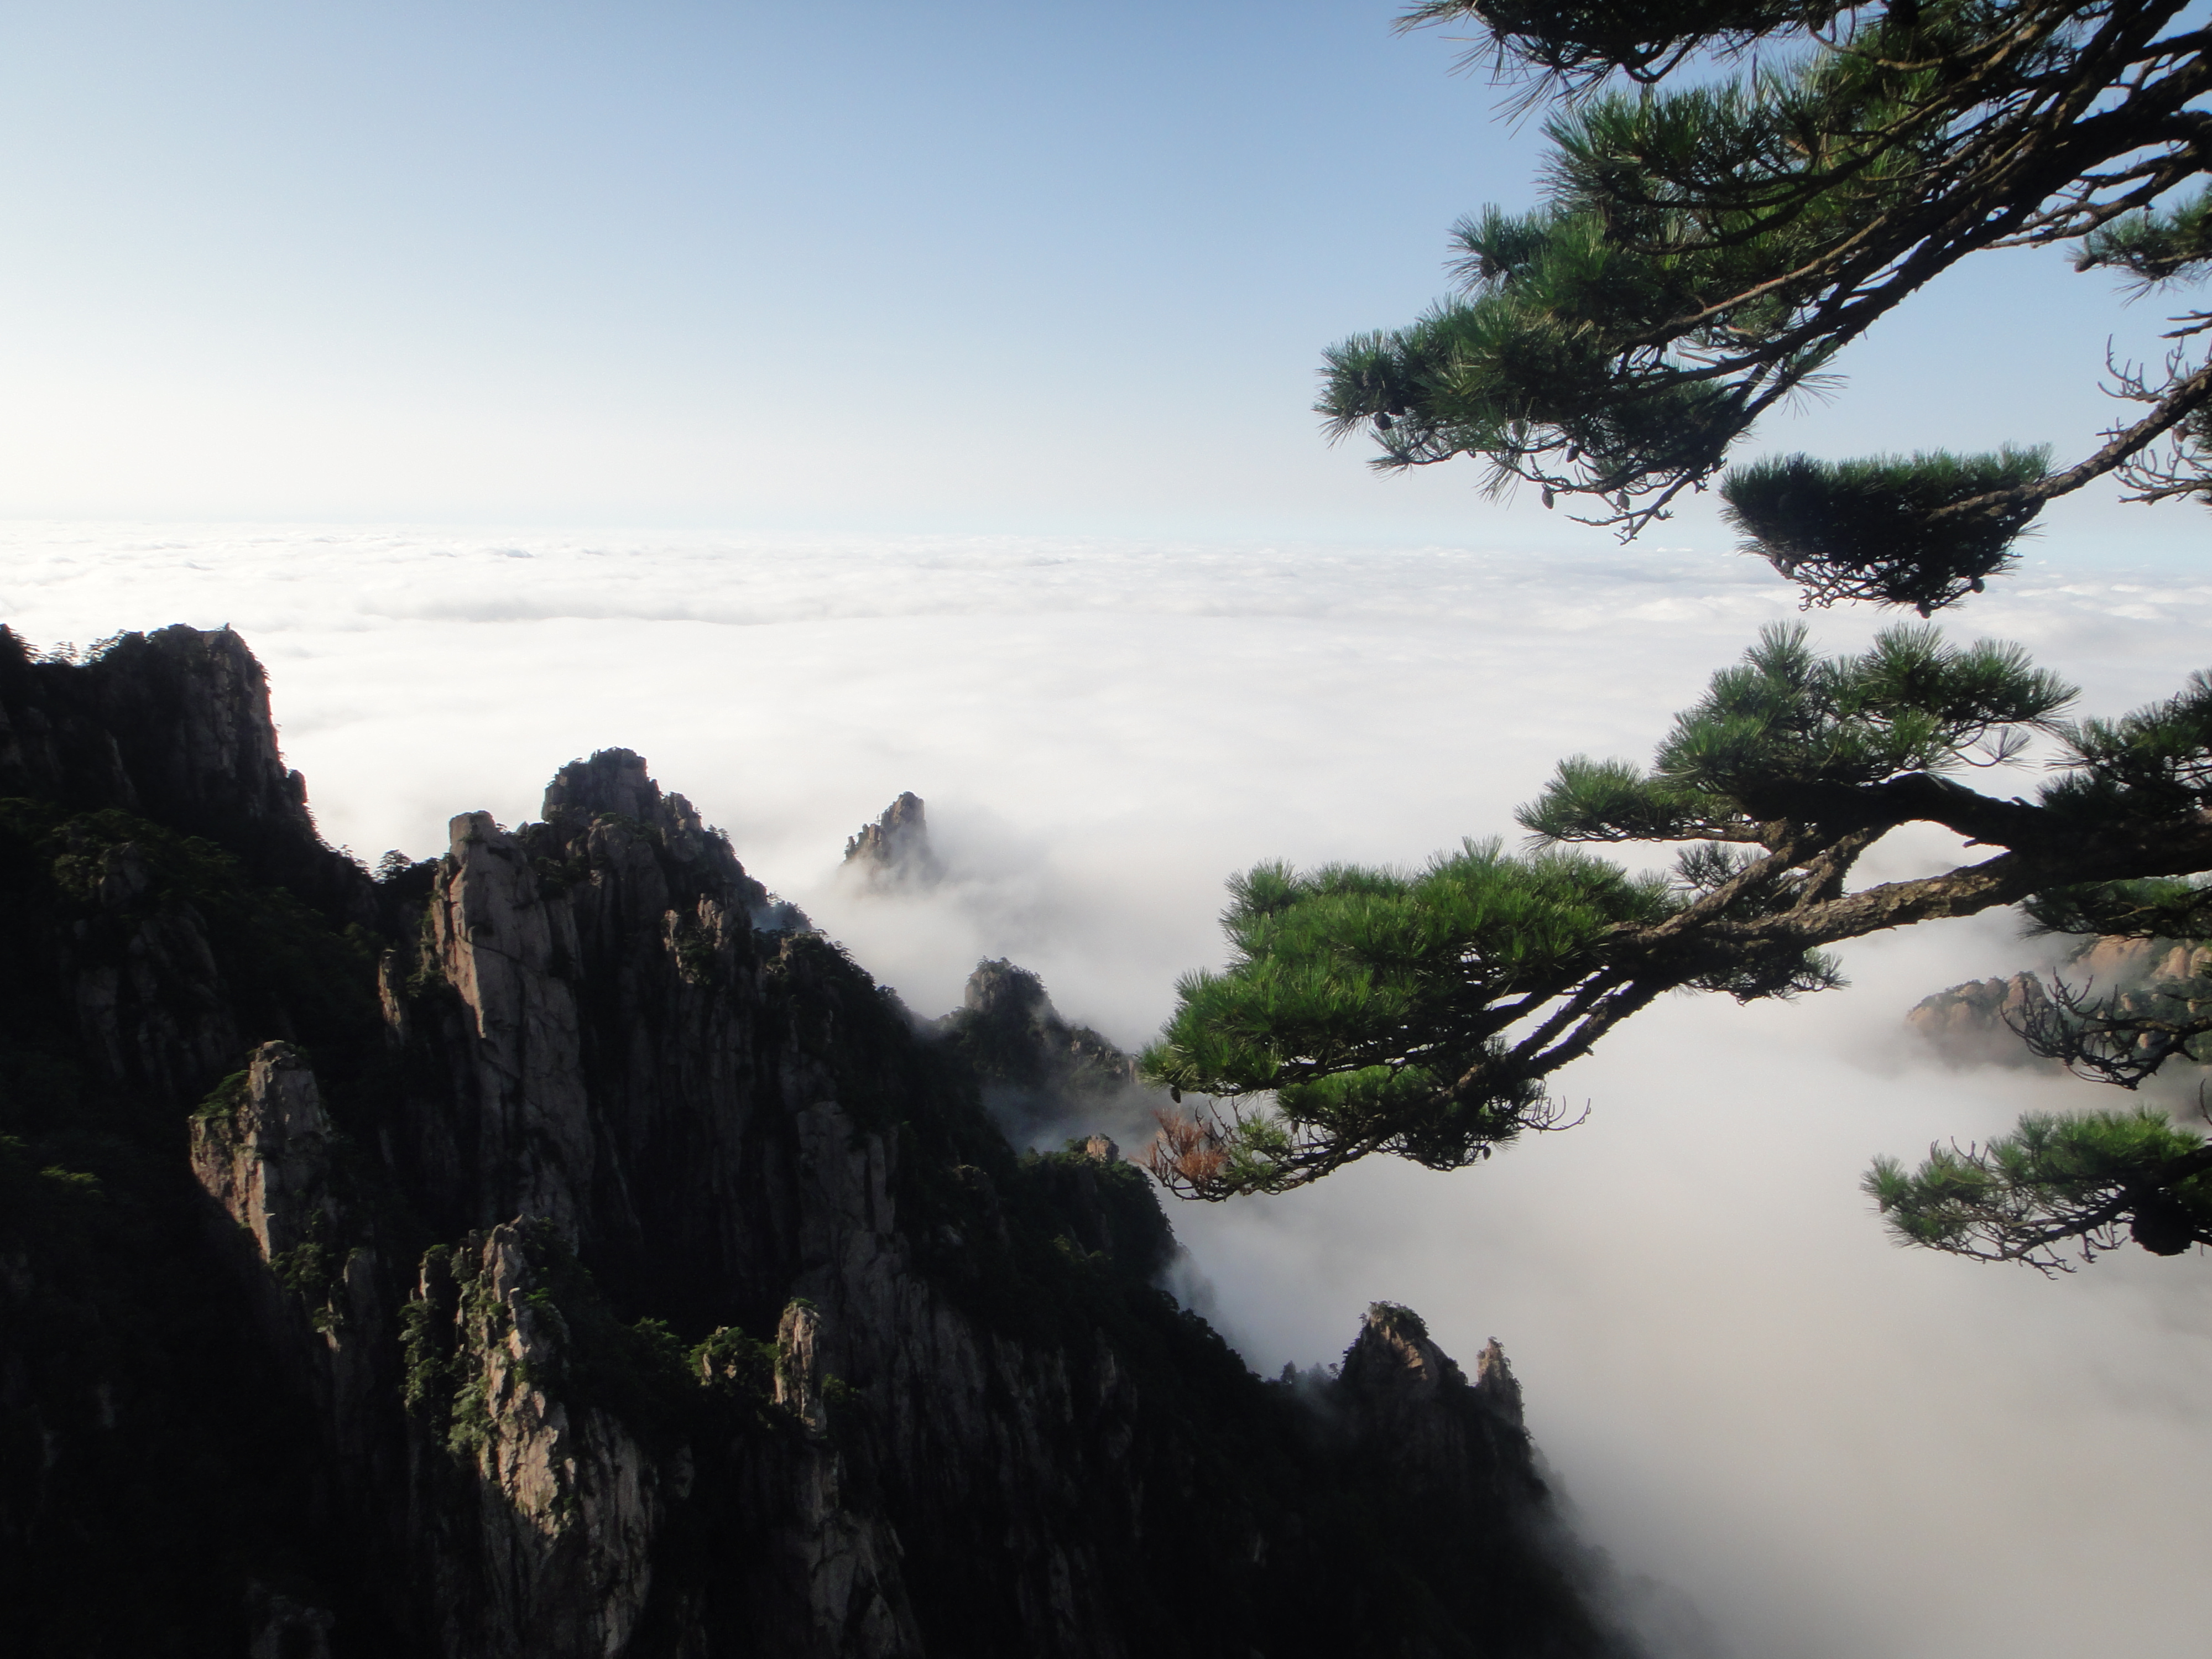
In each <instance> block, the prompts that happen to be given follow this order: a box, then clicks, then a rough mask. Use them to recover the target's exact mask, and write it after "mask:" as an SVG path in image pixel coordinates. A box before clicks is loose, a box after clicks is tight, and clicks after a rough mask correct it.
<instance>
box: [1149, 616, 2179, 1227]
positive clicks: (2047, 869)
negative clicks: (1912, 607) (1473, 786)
mask: <svg viewBox="0 0 2212 1659" xmlns="http://www.w3.org/2000/svg"><path fill="white" fill-rule="evenodd" d="M2074 697H2075V689H2074V688H2073V687H2072V686H2070V685H2069V684H2066V683H2065V682H2064V681H2063V680H2062V679H2060V678H2058V677H2057V676H2056V675H2054V674H2051V673H2050V672H2049V671H2046V670H2044V669H2040V668H2038V667H2036V666H2035V665H2033V663H2032V662H2031V661H2030V660H2029V659H2027V655H2026V653H2024V652H2023V651H2021V649H2020V647H2016V646H2012V645H2008V644H2003V643H2001V642H1997V641H1976V642H1974V643H1972V644H1971V645H1964V646H1960V645H1954V644H1953V643H1951V642H1949V641H1947V640H1945V639H1944V638H1943V637H1942V635H1941V634H1940V633H1939V632H1938V631H1937V630H1936V629H1932V628H1929V627H1928V626H1925V625H1911V626H1905V627H1898V628H1893V629H1887V630H1886V631H1885V632H1883V633H1882V634H1881V635H1879V636H1878V637H1877V638H1876V639H1875V641H1874V643H1873V644H1872V645H1871V646H1870V647H1869V648H1868V649H1867V650H1865V651H1863V652H1860V653H1854V654H1849V655H1841V656H1825V657H1824V656H1821V655H1819V654H1818V653H1815V652H1814V651H1813V649H1812V648H1811V646H1810V644H1809V641H1808V636H1807V634H1806V630H1805V629H1803V628H1802V626H1776V627H1771V628H1769V629H1766V630H1765V632H1764V633H1763V634H1762V635H1760V638H1759V642H1758V643H1757V644H1756V645H1755V646H1754V647H1753V648H1752V649H1751V650H1750V651H1748V652H1747V653H1745V655H1744V658H1743V660H1742V661H1741V663H1740V664H1739V665H1736V666H1734V667H1731V668H1728V669H1724V670H1723V671H1721V672H1719V673H1717V674H1716V675H1715V676H1713V678H1712V680H1711V684H1710V685H1709V686H1708V688H1707V690H1706V692H1705V696H1703V697H1701V698H1700V699H1699V701H1698V702H1696V703H1695V704H1693V705H1692V707H1691V708H1687V709H1685V710H1684V711H1682V713H1680V714H1678V715H1677V716H1676V717H1675V719H1674V723H1673V726H1672V729H1671V730H1670V731H1669V732H1668V734H1667V735H1666V737H1665V738H1663V740H1662V742H1661V743H1660V744H1659V745H1658V748H1657V750H1656V754H1655V757H1654V759H1653V763H1652V764H1651V765H1650V768H1649V769H1642V768H1638V767H1635V766H1632V765H1630V764H1628V763H1624V762H1620V761H1598V760H1592V759H1590V758H1589V757H1576V758H1574V759H1572V760H1569V761H1566V762H1564V763H1561V765H1560V767H1559V770H1558V772H1557V774H1556V775H1555V776H1554V777H1553V780H1552V782H1551V784H1550V786H1549V787H1547V789H1546V790H1545V792H1544V793H1543V794H1542V795H1541V796H1540V797H1539V798H1538V799H1536V800H1535V801H1534V802H1532V803H1530V804H1529V805H1527V806H1524V807H1523V808H1522V809H1521V811H1520V814H1519V817H1520V820H1521V823H1522V825H1523V826H1524V827H1525V828H1527V829H1530V830H1531V831H1533V832H1534V834H1535V836H1537V838H1538V845H1537V847H1536V848H1535V849H1534V850H1533V851H1529V852H1526V853H1520V854H1514V853H1509V852H1507V851H1506V850H1504V848H1503V847H1502V845H1501V844H1500V843H1498V842H1468V843H1466V845H1465V846H1464V847H1463V848H1462V850H1461V851H1460V852H1458V853H1455V854H1446V855H1440V856H1438V857H1437V859H1435V860H1432V861H1431V863H1430V864H1429V866H1427V867H1426V868H1425V869H1424V870H1422V871H1420V872H1404V871H1395V870H1385V869H1365V868H1359V867H1356V866H1328V867H1325V868H1323V869H1320V870H1316V871H1311V872H1298V871H1295V870H1292V869H1291V868H1289V867H1288V866H1284V865H1280V864H1265V865H1261V866H1258V867H1257V868H1255V869H1254V870H1253V871H1251V872H1249V873H1248V874H1246V875H1244V876H1242V877H1239V878H1237V879H1236V880H1235V881H1233V882H1232V883H1231V887H1230V896H1231V903H1230V906H1229V908H1228V910H1227V911H1226V912H1225V915H1224V916H1223V926H1224V929H1225V933H1226V934H1227V937H1228V941H1229V945H1230V957H1229V961H1228V963H1227V964H1226V965H1225V967H1224V968H1223V969H1219V970H1218V971H1201V972H1199V973H1194V974H1192V975H1188V976H1186V977H1185V979H1184V980H1183V981H1182V983H1181V985H1180V986H1179V987H1178V1002H1177V1007H1176V1012H1175V1015H1174V1017H1173V1018H1171V1019H1170V1021H1169V1023H1168V1024H1167V1026H1166V1028H1165V1030H1164V1031H1163V1033H1162V1035H1161V1037H1160V1040H1159V1041H1158V1042H1157V1043H1155V1044H1154V1045H1153V1046H1152V1048H1150V1049H1148V1050H1147V1051H1146V1054H1145V1056H1144V1061H1143V1063H1144V1066H1145V1068H1146V1072H1147V1073H1148V1074H1149V1075H1150V1076H1151V1077H1152V1079H1154V1080H1156V1081H1157V1082H1158V1083H1160V1084H1163V1085H1166V1086H1168V1087H1170V1088H1171V1089H1173V1090H1174V1091H1176V1097H1177V1098H1178V1100H1180V1099H1182V1097H1184V1096H1187V1095H1197V1096H1201V1097H1206V1102H1207V1103H1206V1104H1205V1105H1203V1106H1200V1105H1198V1104H1197V1103H1193V1106H1192V1107H1191V1109H1188V1111H1187V1112H1186V1114H1185V1115H1183V1116H1182V1117H1181V1118H1180V1119H1177V1120H1174V1121H1170V1123H1169V1124H1168V1125H1167V1126H1166V1127H1165V1129H1164V1133H1163V1135H1162V1138H1161V1139H1160V1141H1159V1143H1158V1145H1157V1146H1156V1147H1155V1149H1154V1152H1153V1153H1152V1167H1153V1169H1154V1171H1155V1173H1156V1174H1158V1176H1160V1177H1161V1178H1162V1179H1163V1180H1164V1182H1167V1183H1168V1184H1169V1185H1170V1187H1172V1188H1176V1190H1178V1191H1181V1192H1183V1193H1185V1194H1189V1195H1193V1196H1200V1197H1207V1198H1219V1197H1225V1196H1228V1195H1230V1194H1236V1193H1244V1192H1275V1191H1280V1190H1283V1189H1285V1188H1291V1187H1296V1186H1299V1185H1302V1184H1304V1183H1305V1182H1310V1181H1313V1180H1316V1179H1317V1178H1319V1177H1320V1176H1323V1175H1326V1174H1327V1173H1328V1172H1329V1171H1330V1170H1334V1169H1338V1168H1340V1167H1342V1166H1343V1165H1344V1164H1347V1163H1350V1162H1352V1161H1353V1160H1355V1159H1358V1158H1364V1157H1367V1156H1370V1155H1371V1154H1374V1153H1377V1152H1383V1153H1389V1154H1391V1155H1394V1156H1397V1157H1401V1158H1410V1159H1412V1160H1413V1161H1414V1162H1416V1163H1419V1164H1424V1165H1425V1166H1427V1167H1430V1168H1433V1169H1454V1168H1457V1167H1460V1166H1462V1165H1464V1164H1471V1163H1475V1162H1479V1161H1480V1160H1482V1159H1484V1158H1487V1157H1488V1156H1489V1155H1490V1153H1491V1152H1492V1150H1493V1149H1494V1148H1496V1147H1497V1146H1501V1145H1504V1144H1505V1143H1506V1142H1508V1141H1510V1140H1512V1139H1515V1138H1516V1136H1518V1135H1520V1134H1522V1133H1524V1132H1526V1131H1529V1130H1541V1129H1549V1128H1555V1127H1560V1126H1561V1125H1562V1124H1563V1123H1565V1121H1568V1114H1567V1113H1566V1112H1565V1109H1564V1108H1562V1107H1561V1106H1560V1105H1559V1103H1556V1102H1555V1101H1554V1100H1553V1099H1552V1098H1551V1097H1550V1096H1549V1095H1548V1094H1547V1079H1549V1077H1550V1076H1551V1074H1552V1073H1554V1072H1556V1071H1557V1070H1558V1069H1559V1067H1561V1066H1565V1065H1567V1064H1569V1063H1570V1062H1571V1061H1572V1060H1576V1059H1577V1058H1579V1057H1580V1056H1581V1055H1582V1054H1585V1053H1587V1052H1588V1051H1589V1048H1590V1047H1591V1046H1592V1045H1593V1044H1595V1042H1597V1041H1598V1040H1599V1039H1600V1038H1601V1036H1603V1035H1604V1033H1605V1032H1606V1031H1607V1030H1609V1029H1611V1028H1612V1026H1613V1025H1614V1024H1618V1023H1619V1022H1620V1020H1621V1019H1624V1018H1628V1017H1629V1016H1631V1015H1632V1014H1634V1013H1635V1012H1638V1010H1640V1009H1642V1008H1644V1007H1645V1006H1649V1004H1650V1002H1651V1001H1652V1000H1655V999H1656V997H1658V996H1659V995H1661V994H1663V993H1665V992H1668V991H1673V990H1692V991H1711V992H1722V993H1725V994H1729V995H1731V996H1734V997H1735V998H1736V999H1738V1000H1742V1001H1751V1000H1761V999H1770V998H1787V997H1791V996H1795V995H1798V994H1803V993H1806V992H1811V991H1818V990H1821V989H1825V988H1826V987H1830V986H1833V985H1836V984H1838V983H1840V982H1841V981H1840V975H1839V973H1838V969H1837V966H1836V964H1835V963H1834V962H1833V960H1832V958H1831V957H1829V956H1828V955H1827V954H1826V951H1825V950H1824V949H1823V948H1822V947H1823V946H1825V945H1831V944H1833V943H1835V942H1837V941H1839V940H1842V939H1851V938H1857V937H1859V936H1861V935H1863V934H1865V933H1874V932H1878V931H1881V930H1882V929H1885V928H1888V927H1899V926H1904V925H1907V924H1910V923H1911V922H1915V921H1923V920H1930V919H1934V918H1936V917H1941V916H1946V915H1967V914H1972V912H1974V911H1977V910H1980V909H1984V908H1990V907H1992V906H1995V905H2002V904H2008V903H2013V902H2021V901H2023V900H2027V901H2033V902H2038V903H2041V904H2045V905H2047V906H2049V907H2051V908H2050V909H2049V910H2048V912H2047V914H2049V915H2051V917H2052V918H2053V919H2054V920H2055V919H2057V918H2058V917H2059V916H2060V915H2061V913H2062V908H2063V907H2067V906H2071V907H2073V910H2074V911H2076V912H2079V911H2083V910H2085V909H2094V910H2095V912H2096V914H2099V915H2104V914H2107V913H2109V912H2110V911H2111V910H2112V908H2114V907H2115V906H2118V905H2121V904H2124V903H2130V902H2132V903H2136V904H2137V905H2139V906H2143V905H2148V906H2151V907H2153V908H2156V909H2157V911H2158V914H2160V915H2169V914H2172V912H2173V910H2174V909H2175V908H2177V907H2181V906H2185V905H2191V906H2193V905H2194V904H2195V903H2197V902H2198V901H2197V899H2196V898H2195V897H2194V895H2195V894H2197V891H2198V889H2197V887H2196V886H2195V884H2193V883H2191V882H2189V881H2187V880H2185V879H2184V878H2187V877H2190V876H2193V875H2195V874H2197V873H2199V872H2205V871H2207V870H2212V823H2208V812H2207V808H2208V807H2212V681H2199V682H2192V683H2191V686H2190V687H2189V688H2188V689H2187V690H2185V691H2184V692H2183V693H2182V694H2181V695H2180V696H2179V697H2177V698H2175V699H2172V700H2171V701H2170V702H2166V703H2161V704H2158V705H2155V706H2154V707H2152V708H2148V709H2144V710H2141V711H2138V712H2136V714H2130V715H2127V716H2125V717H2124V718H2122V719H2119V720H2081V721H2071V722H2069V721H2068V720H2065V719H2064V718H2063V715H2064V714H2065V711H2066V710H2067V709H2068V708H2069V704H2070V703H2071V702H2072V701H2073V699H2074ZM2038 740H2041V741H2043V742H2045V743H2046V744H2050V745H2051V746H2053V747H2055V748H2056V750H2057V752H2058V757H2059V769H2058V770H2057V773H2056V775H2053V776H2051V778H2050V779H2048V780H2047V781H2045V783H2044V785H2043V786H2042V787H2041V788H2040V789H2039V791H2038V793H2037V799H2034V800H2029V799H2024V798H2022V797H2021V796H2014V797H2011V798H2010V799H2005V798H2002V797H1997V796H1993V795H1987V794H1983V793H1978V792H1977V791H1975V790H1973V789H1972V788H1970V787H1967V786H1966V785H1965V784H1964V783H1962V782H1960V781H1957V778H1956V777H1955V775H1956V774H1959V773H1961V772H1971V771H1972V769H1976V768H1987V767H1997V766H2003V765H2005V764H2007V763H2017V762H2019V761H2020V760H2021V758H2022V757H2023V756H2024V754H2025V752H2026V750H2027V745H2029V744H2032V743H2033V742H2035V741H2038ZM2116 821H2118V822H2122V823H2125V824H2127V825H2128V827H2129V829H2130V833H2129V834H2127V835H2125V836H2112V834H2110V833H2109V831H2110V828H2111V826H2112V824H2113V823H2115V822H2116ZM1916 822H1926V823H1937V824H1941V825H1943V826H1944V827H1946V828H1948V829H1954V830H1955V831H1957V832H1959V833H1960V834H1961V835H1963V836H1968V837H1970V838H1971V839H1972V841H1975V842H1979V843H1981V844H1982V851H1983V852H1984V854H1991V855H1990V856H1987V857H1984V858H1983V859H1982V860H1980V861H1978V862H1972V863H1968V864H1966V865H1962V866H1960V867H1959V868H1957V869H1955V870H1952V871H1949V872H1945V873H1943V874H1942V875H1937V876H1931V877H1925V878H1918V879H1916V880H1909V881H1901V882H1893V883H1889V884H1882V885H1879V886H1875V887H1873V888H1868V889H1863V890H1852V889H1851V887H1850V882H1849V877H1850V872H1851V870H1852V868H1853V866H1855V864H1856V863H1857V860H1858V859H1859V858H1860V857H1862V856H1863V854H1865V852H1866V851H1867V850H1868V849H1869V848H1871V847H1872V846H1874V845H1875V843H1876V842H1878V841H1879V840H1880V839H1881V837H1882V836H1884V835H1886V834H1887V833H1888V831H1890V830H1891V829H1895V828H1897V827H1899V826H1900V825H1902V824H1905V823H1916ZM1564 842H1612V843H1620V842H1675V843H1680V844H1681V848H1682V850H1681V852H1680V855H1679V856H1678V858H1677V860H1676V861H1675V865H1674V869H1673V871H1672V872H1670V873H1668V874H1667V875H1664V876H1659V875H1641V876H1638V875H1632V874H1631V873H1629V872H1627V871H1626V870H1624V869H1623V868H1621V867H1620V866H1617V865H1614V864H1611V863H1608V862H1606V861H1603V860H1599V859H1596V858H1594V857H1591V856H1589V855H1588V854H1583V853H1580V852H1578V851H1576V850H1574V849H1572V848H1568V847H1565V846H1562V845H1560V843H1564ZM2085 878H2087V879H2085ZM2145 925H2147V926H2148V925H2150V924H2149V923H2148V921H2146V923H2145ZM2192 1035H2193V1034H2192V1033H2181V1034H2179V1036H2175V1035H2174V1034H2171V1033H2169V1034H2168V1036H2170V1037H2171V1038H2172V1042H2185V1041H2186V1040H2189V1039H2190V1038H2191V1036H2192ZM2108 1046H2109V1045H2108ZM2100 1053H2101V1051H2100Z"/></svg>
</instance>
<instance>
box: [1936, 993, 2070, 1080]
mask: <svg viewBox="0 0 2212 1659" xmlns="http://www.w3.org/2000/svg"><path fill="white" fill-rule="evenodd" d="M2050 1002H2051V999H2050V996H2049V995H2048V994H2046V993H2045V990H2044V988H2043V982H2042V981H2040V980H2039V979H2038V978H2037V977H2036V976H2035V975H2033V974H2015V975H2013V976H2012V977H2011V978H2010V979H1984V980H1969V981H1966V983H1965V984H1964V985H1954V986H1952V987H1950V988H1949V989H1948V990H1944V991H1938V992H1936V994H1934V995H1933V996H1929V997H1924V998H1923V999H1922V1000H1920V1001H1919V1002H1918V1003H1917V1004H1915V1005H1914V1006H1913V1008H1912V1011H1911V1012H1910V1013H1908V1014H1906V1015H1905V1024H1907V1025H1909V1026H1911V1028H1912V1030H1914V1031H1916V1032H1917V1033H1918V1034H1919V1036H1921V1038H1922V1039H1923V1041H1925V1042H1927V1043H1928V1044H1929V1046H1930V1047H1932V1048H1935V1049H1936V1052H1937V1053H1938V1054H1942V1056H1943V1058H1944V1059H1946V1060H1949V1061H1950V1062H1951V1063H1952V1064H1953V1065H1954V1066H2042V1065H2047V1064H2048V1063H2049V1062H2048V1061H2045V1060H2039V1059H2038V1058H2037V1056H2036V1055H2035V1054H2033V1052H2032V1051H2031V1050H2030V1049H2029V1048H2027V1045H2026V1044H2024V1043H2023V1042H2021V1040H2020V1034H2019V1032H2018V1030H2016V1029H2015V1028H2016V1027H2017V1026H2018V1025H2019V1024H2021V1021H2022V1020H2023V1019H2024V1018H2027V1016H2028V1015H2029V1014H2030V1013H2032V1012H2037V1011H2039V1010H2042V1009H2045V1008H2047V1007H2048V1006H2050Z"/></svg>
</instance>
